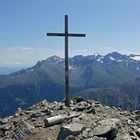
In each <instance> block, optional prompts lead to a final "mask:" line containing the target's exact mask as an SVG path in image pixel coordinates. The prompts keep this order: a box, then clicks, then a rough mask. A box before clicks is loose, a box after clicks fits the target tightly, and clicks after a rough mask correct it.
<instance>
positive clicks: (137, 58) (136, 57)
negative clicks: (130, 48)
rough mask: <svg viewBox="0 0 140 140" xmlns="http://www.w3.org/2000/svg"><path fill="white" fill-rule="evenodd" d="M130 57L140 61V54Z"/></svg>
mask: <svg viewBox="0 0 140 140" xmlns="http://www.w3.org/2000/svg"><path fill="white" fill-rule="evenodd" d="M130 58H131V59H133V60H137V61H140V55H138V56H134V57H130Z"/></svg>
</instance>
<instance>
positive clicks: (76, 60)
mask: <svg viewBox="0 0 140 140" xmlns="http://www.w3.org/2000/svg"><path fill="white" fill-rule="evenodd" d="M136 56H137V57H138V55H134V54H133V55H129V56H127V55H122V54H119V53H117V52H113V53H109V54H107V55H105V56H103V55H99V54H95V55H88V56H82V55H77V56H74V57H72V58H69V64H70V65H69V71H70V95H72V96H74V94H75V93H77V92H80V91H83V90H88V89H92V88H101V89H104V88H112V89H119V90H120V89H121V88H120V87H121V86H122V85H123V84H124V83H127V82H129V81H133V80H135V79H136V78H139V77H140V61H138V60H135V57H136ZM125 90H126V89H125ZM102 91H103V90H102ZM120 92H121V91H120ZM123 92H124V93H125V92H126V91H124V90H123ZM112 95H113V93H112ZM123 95H124V94H123ZM126 95H127V96H130V97H131V95H130V94H129V93H127V94H126ZM138 95H139V94H138ZM138 97H139V96H138ZM44 98H46V99H47V100H48V101H50V102H52V101H55V100H57V101H60V100H62V99H63V98H64V59H63V58H60V57H58V56H52V57H50V58H48V59H46V60H42V61H39V62H38V63H37V64H36V65H34V66H32V67H30V68H27V69H22V70H20V71H18V72H15V73H12V74H9V75H3V76H0V116H3V115H10V114H11V113H13V112H14V111H15V110H16V108H18V107H21V108H26V107H29V106H31V105H32V104H34V103H36V102H38V101H40V100H42V99H44ZM139 98H140V97H139ZM139 98H138V99H139ZM130 99H131V98H130ZM131 100H132V101H133V98H132V99H131ZM132 101H131V102H132ZM132 106H133V104H132ZM132 108H133V107H132ZM136 108H139V106H138V107H136ZM125 109H127V108H125Z"/></svg>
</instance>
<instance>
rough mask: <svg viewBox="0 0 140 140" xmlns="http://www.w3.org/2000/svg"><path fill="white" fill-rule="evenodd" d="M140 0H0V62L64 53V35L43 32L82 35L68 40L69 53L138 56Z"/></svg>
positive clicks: (15, 62) (21, 61)
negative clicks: (83, 35)
mask: <svg viewBox="0 0 140 140" xmlns="http://www.w3.org/2000/svg"><path fill="white" fill-rule="evenodd" d="M139 6H140V0H0V66H32V65H33V64H35V63H36V62H37V61H38V60H42V59H46V58H47V57H49V56H52V55H58V56H61V57H63V56H64V39H63V38H55V37H46V33H47V32H63V31H64V15H65V14H68V15H69V31H70V32H76V33H86V35H87V36H86V38H70V40H69V55H70V56H74V55H76V54H83V55H89V54H94V53H101V54H106V53H109V52H112V51H118V52H120V53H124V54H131V53H136V54H140V39H139V37H140V8H139Z"/></svg>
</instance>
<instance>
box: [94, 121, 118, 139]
mask: <svg viewBox="0 0 140 140" xmlns="http://www.w3.org/2000/svg"><path fill="white" fill-rule="evenodd" d="M119 126H120V120H119V119H117V118H113V119H106V120H102V121H99V122H98V124H97V127H95V128H93V131H92V132H93V135H94V136H103V137H106V138H107V139H112V138H114V137H116V135H117V133H118V130H119Z"/></svg>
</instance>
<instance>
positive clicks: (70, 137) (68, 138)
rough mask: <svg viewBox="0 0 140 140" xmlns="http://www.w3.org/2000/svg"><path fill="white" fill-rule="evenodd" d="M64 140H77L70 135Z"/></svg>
mask: <svg viewBox="0 0 140 140" xmlns="http://www.w3.org/2000/svg"><path fill="white" fill-rule="evenodd" d="M64 140H77V138H76V137H74V136H72V135H70V136H68V137H66V138H65V139H64Z"/></svg>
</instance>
